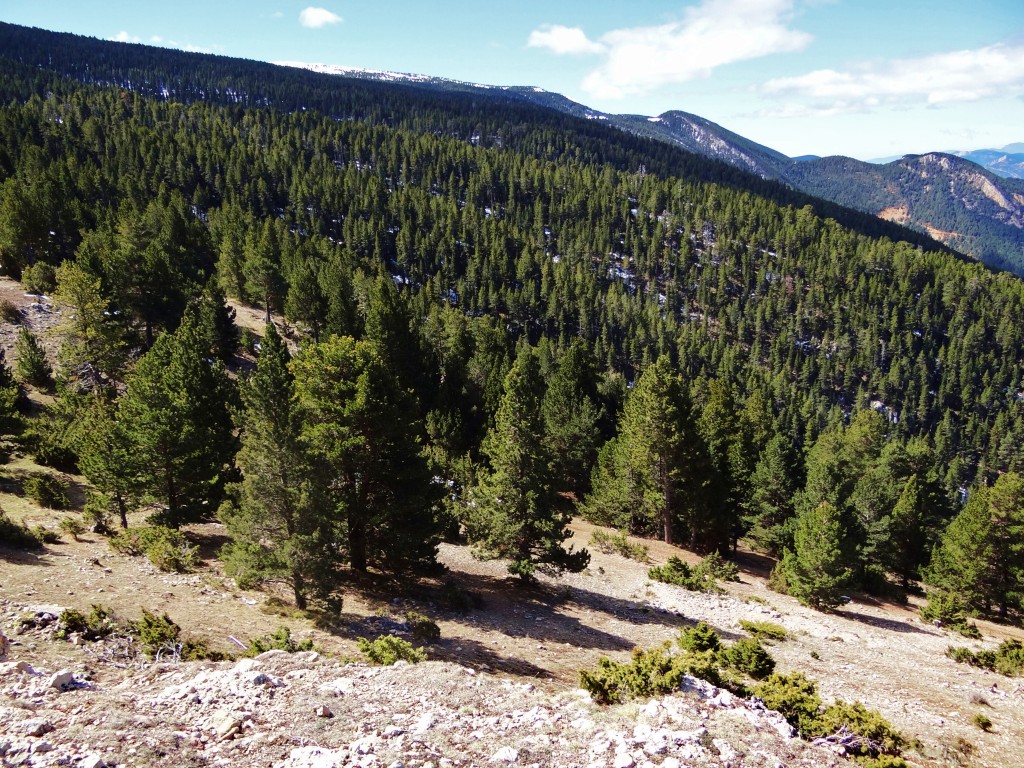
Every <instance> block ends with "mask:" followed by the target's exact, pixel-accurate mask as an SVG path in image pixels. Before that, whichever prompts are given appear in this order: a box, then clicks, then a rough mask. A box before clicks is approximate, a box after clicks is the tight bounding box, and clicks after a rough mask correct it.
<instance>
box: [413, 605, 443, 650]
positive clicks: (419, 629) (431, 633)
mask: <svg viewBox="0 0 1024 768" xmlns="http://www.w3.org/2000/svg"><path fill="white" fill-rule="evenodd" d="M405 625H406V626H407V627H408V628H409V632H410V634H412V639H413V640H415V641H416V642H417V643H436V642H437V641H438V640H440V639H441V628H440V627H439V626H437V622H436V621H434V620H433V619H431V618H430V617H428V616H424V615H423V614H422V613H417V612H416V611H409V612H408V613H406V614H405Z"/></svg>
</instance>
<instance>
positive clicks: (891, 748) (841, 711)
mask: <svg viewBox="0 0 1024 768" xmlns="http://www.w3.org/2000/svg"><path fill="white" fill-rule="evenodd" d="M844 729H845V730H847V731H850V732H851V733H854V734H856V735H857V736H858V737H859V741H858V742H857V743H856V744H850V745H848V746H847V747H846V751H847V754H850V755H854V756H860V757H876V756H878V755H898V754H899V753H900V751H901V750H902V749H903V748H904V747H905V746H906V745H907V741H906V739H905V738H904V737H903V735H902V734H901V733H900V732H899V731H897V730H896V729H895V728H893V727H892V724H891V723H890V722H889V721H888V720H886V719H885V718H884V717H882V715H881V714H880V713H879V712H878V711H877V710H874V709H868V708H867V707H865V706H864V705H863V704H862V703H861V702H859V701H855V702H852V703H849V702H845V701H842V700H836V702H835V703H834V704H830V705H829V706H828V707H826V708H825V711H824V712H823V713H822V714H821V717H820V718H819V722H818V731H819V733H820V734H822V735H829V734H833V733H838V732H839V731H842V730H844Z"/></svg>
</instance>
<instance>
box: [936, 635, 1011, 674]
mask: <svg viewBox="0 0 1024 768" xmlns="http://www.w3.org/2000/svg"><path fill="white" fill-rule="evenodd" d="M946 655H947V656H948V657H949V658H951V659H952V660H953V661H955V662H957V663H959V664H970V665H971V666H972V667H980V668H981V669H987V670H989V671H990V672H998V673H999V674H1001V675H1006V676H1007V677H1021V676H1024V644H1022V643H1021V641H1020V640H1004V641H1003V642H1001V643H1000V644H999V647H998V648H996V649H995V650H994V651H977V652H975V651H972V650H971V649H970V648H964V647H963V646H952V645H951V646H950V647H949V648H947V649H946Z"/></svg>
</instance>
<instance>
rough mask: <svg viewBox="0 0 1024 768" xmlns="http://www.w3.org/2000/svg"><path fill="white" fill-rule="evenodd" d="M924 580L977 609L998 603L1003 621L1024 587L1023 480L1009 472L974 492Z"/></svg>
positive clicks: (953, 523) (933, 555)
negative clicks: (986, 486) (992, 483)
mask: <svg viewBox="0 0 1024 768" xmlns="http://www.w3.org/2000/svg"><path fill="white" fill-rule="evenodd" d="M925 581H926V583H928V584H930V585H931V586H934V587H938V588H940V589H942V590H945V591H947V592H951V593H953V594H955V595H957V596H959V597H960V598H961V599H962V600H963V601H964V602H965V603H967V605H969V606H970V607H971V608H973V609H974V610H984V611H986V612H988V611H990V610H991V609H992V606H993V605H994V606H995V607H996V609H997V612H998V614H999V616H1000V617H1004V618H1005V616H1006V615H1007V612H1008V610H1009V608H1010V607H1011V606H1013V605H1015V604H1016V603H1017V602H1019V600H1020V597H1019V595H1020V593H1021V590H1022V589H1024V478H1022V477H1021V476H1020V475H1017V474H1016V473H1012V472H1010V473H1007V474H1005V475H1001V476H1000V477H999V478H998V479H997V480H996V482H995V484H994V485H993V486H992V487H991V488H975V489H974V490H973V491H972V492H971V494H970V496H969V497H968V500H967V504H965V505H964V508H963V510H962V511H961V512H960V514H958V515H957V516H956V517H955V518H954V519H953V521H952V522H951V523H950V524H949V526H948V527H947V528H946V530H945V532H944V533H943V534H942V539H941V540H940V542H939V545H938V546H937V547H936V549H935V552H934V553H933V554H932V560H931V563H930V564H929V566H928V569H927V572H926V573H925Z"/></svg>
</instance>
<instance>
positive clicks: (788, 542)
mask: <svg viewBox="0 0 1024 768" xmlns="http://www.w3.org/2000/svg"><path fill="white" fill-rule="evenodd" d="M795 464H796V460H795V458H794V451H793V445H792V442H791V441H790V440H789V438H788V437H787V436H786V435H785V434H783V433H781V432H780V433H778V434H776V435H774V436H773V437H772V438H771V439H770V440H769V441H768V444H767V445H766V446H765V448H764V451H762V453H761V456H760V458H758V461H757V465H756V466H755V467H754V472H753V474H752V475H751V477H750V499H749V501H748V502H747V514H746V518H745V521H744V522H745V525H746V527H747V529H748V533H747V538H748V539H749V540H750V541H751V542H752V543H753V544H754V545H755V546H757V547H758V548H760V549H763V550H764V551H765V552H767V553H768V554H770V555H772V556H774V557H778V556H780V555H781V554H782V552H783V551H784V550H785V549H786V548H787V547H790V546H792V540H793V531H792V518H793V493H794V490H795V483H794V476H795V474H796V468H795Z"/></svg>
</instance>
